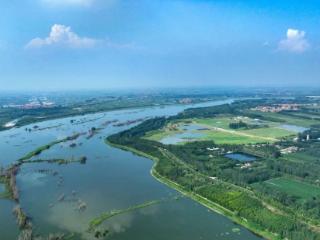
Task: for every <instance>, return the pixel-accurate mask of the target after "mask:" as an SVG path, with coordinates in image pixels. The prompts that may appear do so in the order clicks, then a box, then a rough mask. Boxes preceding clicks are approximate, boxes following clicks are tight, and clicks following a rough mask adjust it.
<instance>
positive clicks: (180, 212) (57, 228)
mask: <svg viewBox="0 0 320 240" xmlns="http://www.w3.org/2000/svg"><path fill="white" fill-rule="evenodd" d="M231 101H232V100H225V101H216V102H210V103H202V104H197V105H184V106H182V105H178V106H166V107H150V108H143V109H130V110H119V111H112V112H106V113H97V114H91V115H85V116H78V117H72V118H64V119H58V120H50V121H45V122H41V123H37V124H32V125H29V126H26V127H23V128H15V129H11V130H8V131H3V132H0V139H1V142H0V153H1V155H0V164H1V165H2V166H8V165H9V164H10V163H13V162H14V161H16V160H17V159H19V158H20V157H22V156H23V155H25V154H26V153H28V152H30V151H32V150H34V149H36V148H37V147H39V146H42V145H45V144H47V143H49V142H51V141H54V140H56V139H62V138H64V137H66V136H70V135H72V134H74V133H75V132H87V131H88V130H89V129H90V128H91V127H96V128H99V127H102V128H103V129H102V130H101V131H99V133H98V134H96V135H94V136H93V137H91V138H88V134H86V135H83V136H81V137H79V138H78V139H76V140H74V141H72V142H65V143H61V144H57V145H55V146H54V147H52V148H50V149H49V150H47V151H44V152H43V153H41V154H40V155H39V156H37V158H41V159H52V158H64V159H72V158H74V159H76V158H79V157H81V156H86V157H87V162H86V164H83V165H81V164H79V163H73V164H69V165H56V164H48V163H32V164H25V165H23V166H22V168H21V172H20V173H19V175H18V176H17V182H18V188H19V190H20V198H21V199H20V204H21V206H22V208H23V209H24V210H25V212H26V213H27V214H28V216H30V217H31V218H32V221H33V224H34V230H35V232H36V233H38V234H41V235H48V234H49V233H51V232H62V233H74V234H76V235H77V236H78V238H77V239H89V240H90V239H96V238H94V237H93V236H92V234H89V233H88V232H87V229H88V227H89V222H90V220H91V219H93V218H94V217H97V216H99V215H100V214H101V213H103V212H106V211H110V210H113V209H125V208H128V207H130V206H133V205H136V204H141V203H144V202H146V201H151V200H160V199H166V200H167V201H164V202H161V203H160V204H157V205H153V206H150V207H147V208H143V209H140V210H137V211H134V212H130V213H126V214H122V215H119V216H116V217H114V218H111V219H109V220H108V221H106V222H105V223H104V224H103V228H104V229H108V230H110V234H109V235H108V237H107V238H106V239H111V240H134V239H137V240H150V239H153V240H157V239H159V240H168V239H170V240H171V239H172V240H196V239H199V240H200V239H201V240H212V239H217V240H219V239H226V240H229V239H230V240H231V239H232V240H240V239H245V240H256V239H261V238H259V237H257V236H255V235H254V234H252V233H251V232H249V231H248V230H246V229H244V228H242V227H240V226H238V225H236V224H234V223H233V222H231V221H230V220H228V219H227V218H225V217H224V216H221V215H219V214H217V213H214V212H212V211H209V210H208V209H206V208H205V207H203V206H201V205H200V204H198V203H196V202H194V201H192V200H190V199H187V198H180V199H178V200H174V197H175V196H179V193H178V192H176V191H175V190H173V189H171V188H169V187H167V186H165V185H163V184H162V183H159V182H158V181H157V180H155V179H154V178H153V177H152V176H151V175H150V169H151V167H152V164H153V163H152V161H150V160H149V159H146V158H143V157H139V156H136V155H134V154H132V153H130V152H125V151H122V150H120V149H116V148H113V147H111V146H109V145H106V144H105V143H104V138H105V137H106V136H108V135H110V134H113V133H116V132H119V131H122V130H124V129H127V128H130V127H132V126H133V125H134V124H131V125H125V126H121V127H119V126H113V124H108V125H107V126H106V124H104V123H106V121H112V120H118V122H120V123H121V122H126V121H128V120H135V119H141V118H143V119H145V118H150V117H155V116H169V115H174V114H177V113H178V112H181V111H183V110H184V109H185V108H188V107H196V106H211V105H218V104H223V103H229V102H231ZM71 120H73V121H71ZM72 122H73V123H72ZM135 124H137V123H135ZM34 125H37V126H38V128H36V129H34V130H33V131H31V132H29V131H26V130H25V128H32V129H33V126H34ZM48 127H50V128H48ZM71 143H74V145H75V147H70V144H71ZM37 158H35V159H37ZM0 190H1V188H0ZM80 203H85V205H86V208H85V210H83V211H79V205H80ZM13 206H14V203H12V202H11V201H8V200H0V239H5V240H11V239H17V236H18V233H19V231H18V228H17V226H16V224H15V219H14V217H13V215H12V208H13Z"/></svg>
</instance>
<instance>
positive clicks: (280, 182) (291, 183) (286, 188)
mask: <svg viewBox="0 0 320 240" xmlns="http://www.w3.org/2000/svg"><path fill="white" fill-rule="evenodd" d="M265 183H266V184H268V185H271V187H273V188H276V189H277V190H279V191H282V192H285V193H288V194H289V195H292V196H296V197H298V198H301V199H302V200H308V199H312V198H313V197H319V196H320V188H319V187H317V186H315V185H311V184H309V183H306V182H301V181H299V180H295V179H291V178H286V177H282V178H274V179H270V180H268V181H265Z"/></svg>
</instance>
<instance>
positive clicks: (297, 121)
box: [249, 111, 320, 127]
mask: <svg viewBox="0 0 320 240" xmlns="http://www.w3.org/2000/svg"><path fill="white" fill-rule="evenodd" d="M249 112H251V113H255V114H259V115H261V116H265V117H272V118H276V119H280V120H282V121H284V122H285V123H286V124H291V125H297V126H301V127H310V126H311V125H314V124H319V123H320V121H319V120H315V119H304V118H299V117H298V116H297V117H294V116H288V115H285V114H281V113H270V112H268V113H264V112H260V111H249Z"/></svg>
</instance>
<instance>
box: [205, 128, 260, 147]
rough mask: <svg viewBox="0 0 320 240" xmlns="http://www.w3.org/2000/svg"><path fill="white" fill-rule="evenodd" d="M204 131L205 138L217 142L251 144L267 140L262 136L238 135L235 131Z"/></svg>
mask: <svg viewBox="0 0 320 240" xmlns="http://www.w3.org/2000/svg"><path fill="white" fill-rule="evenodd" d="M202 133H205V136H204V137H202V139H203V140H212V141H214V142H215V143H216V144H249V143H259V142H265V140H263V139H260V138H255V137H248V136H242V135H236V134H233V133H227V132H220V131H214V130H210V131H204V132H202Z"/></svg>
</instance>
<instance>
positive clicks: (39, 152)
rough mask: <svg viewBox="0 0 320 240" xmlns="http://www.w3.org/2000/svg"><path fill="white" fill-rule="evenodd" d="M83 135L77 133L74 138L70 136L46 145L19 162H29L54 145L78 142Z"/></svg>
mask: <svg viewBox="0 0 320 240" xmlns="http://www.w3.org/2000/svg"><path fill="white" fill-rule="evenodd" d="M81 135H82V133H75V134H74V135H72V136H68V137H66V138H63V139H60V140H55V141H53V142H51V143H48V144H46V145H43V146H40V147H38V148H37V149H35V150H33V151H31V152H29V153H27V154H26V155H25V156H23V157H22V158H20V159H19V160H18V161H19V162H25V161H27V160H29V159H30V158H32V157H34V156H38V155H40V154H41V153H42V152H43V151H45V150H48V149H50V148H51V147H53V146H54V145H57V144H59V143H63V142H68V141H73V140H76V139H77V138H78V137H80V136H81Z"/></svg>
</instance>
